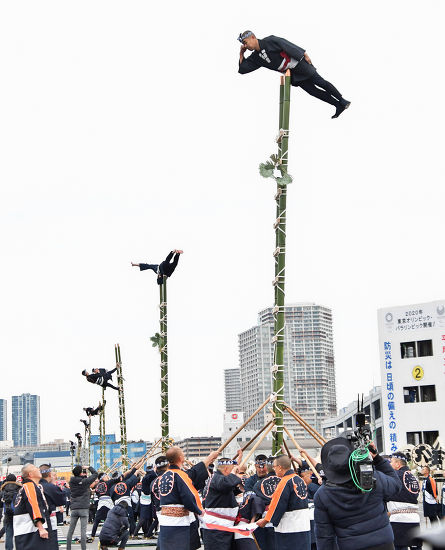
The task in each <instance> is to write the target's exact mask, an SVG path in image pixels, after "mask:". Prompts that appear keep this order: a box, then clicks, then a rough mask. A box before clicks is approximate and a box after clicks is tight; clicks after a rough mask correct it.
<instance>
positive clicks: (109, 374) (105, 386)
mask: <svg viewBox="0 0 445 550" xmlns="http://www.w3.org/2000/svg"><path fill="white" fill-rule="evenodd" d="M116 371H117V367H115V368H114V369H113V370H109V371H107V373H106V374H105V376H104V383H103V384H102V387H103V389H104V390H106V389H107V388H113V390H117V391H119V388H116V386H113V384H110V383H109V382H108V380H111V379H112V377H113V374H114V373H115V372H116Z"/></svg>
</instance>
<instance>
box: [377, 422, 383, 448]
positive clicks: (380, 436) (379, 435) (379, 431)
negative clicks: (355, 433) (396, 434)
mask: <svg viewBox="0 0 445 550" xmlns="http://www.w3.org/2000/svg"><path fill="white" fill-rule="evenodd" d="M375 444H376V446H377V450H378V451H380V452H382V451H383V433H382V428H381V427H379V428H377V429H376V431H375Z"/></svg>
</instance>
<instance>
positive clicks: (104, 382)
mask: <svg viewBox="0 0 445 550" xmlns="http://www.w3.org/2000/svg"><path fill="white" fill-rule="evenodd" d="M116 371H117V367H116V368H115V369H113V370H107V369H93V372H92V373H91V374H88V372H87V371H86V370H83V371H82V375H83V376H86V377H87V380H88V382H91V383H92V384H97V385H98V386H101V387H102V388H103V389H104V390H106V389H107V388H113V390H117V391H119V388H117V387H116V386H113V384H110V382H109V380H111V379H112V376H113V373H114V372H116Z"/></svg>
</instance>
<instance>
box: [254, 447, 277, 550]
mask: <svg viewBox="0 0 445 550" xmlns="http://www.w3.org/2000/svg"><path fill="white" fill-rule="evenodd" d="M274 460H275V459H274V458H273V457H269V458H268V459H267V466H268V474H267V476H266V477H265V478H262V479H260V480H259V481H257V483H256V484H255V487H254V492H255V495H254V496H253V498H254V500H255V501H256V503H257V510H258V513H259V515H260V518H264V517H266V514H267V511H268V510H269V505H270V501H271V500H272V496H273V494H274V492H275V490H276V488H277V487H278V484H279V483H280V481H281V479H280V478H279V477H278V476H277V475H276V474H275V470H274V469H273V462H274ZM260 518H259V519H260ZM255 538H256V540H257V542H258V545H259V546H260V548H261V550H275V549H276V542H275V529H274V526H273V525H272V523H270V522H269V523H267V524H266V525H265V526H264V527H258V529H257V530H256V531H255Z"/></svg>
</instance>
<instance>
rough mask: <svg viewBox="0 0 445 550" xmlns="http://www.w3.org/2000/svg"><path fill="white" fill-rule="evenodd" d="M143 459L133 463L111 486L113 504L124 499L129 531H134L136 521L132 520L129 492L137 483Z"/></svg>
mask: <svg viewBox="0 0 445 550" xmlns="http://www.w3.org/2000/svg"><path fill="white" fill-rule="evenodd" d="M143 462H144V459H142V460H141V461H139V462H137V463H135V464H134V466H133V467H132V468H131V469H130V470H127V471H126V472H125V474H123V475H122V476H120V478H119V480H118V482H117V483H116V484H115V485H114V486H113V488H112V490H111V500H112V501H113V504H114V505H115V506H117V505H118V504H119V503H120V502H123V501H125V502H126V503H127V504H128V507H127V514H128V520H129V522H130V533H133V532H134V529H135V527H136V522H135V521H134V514H133V507H132V506H131V492H132V490H133V487H136V485H137V484H138V483H139V477H138V475H137V472H138V470H139V468H140V467H141V466H142V464H143Z"/></svg>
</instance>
